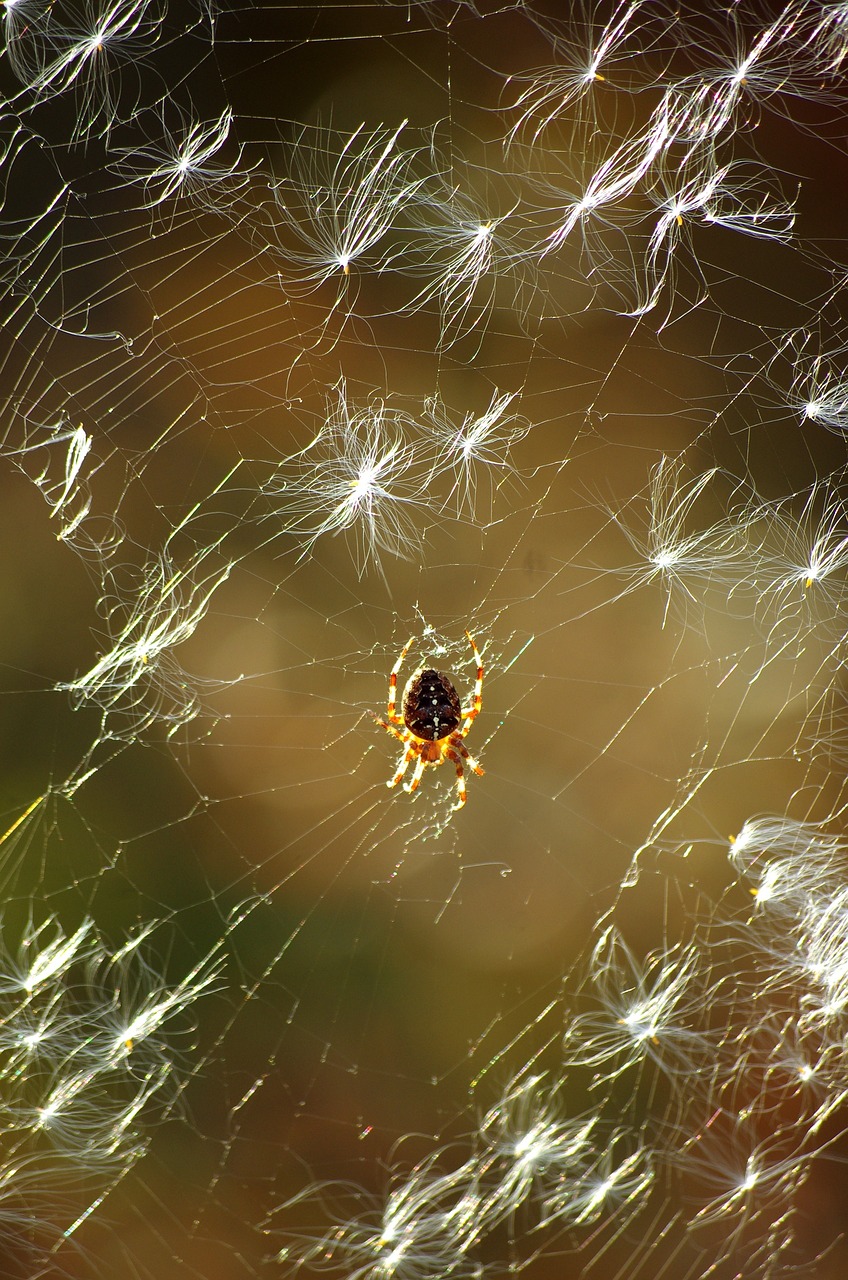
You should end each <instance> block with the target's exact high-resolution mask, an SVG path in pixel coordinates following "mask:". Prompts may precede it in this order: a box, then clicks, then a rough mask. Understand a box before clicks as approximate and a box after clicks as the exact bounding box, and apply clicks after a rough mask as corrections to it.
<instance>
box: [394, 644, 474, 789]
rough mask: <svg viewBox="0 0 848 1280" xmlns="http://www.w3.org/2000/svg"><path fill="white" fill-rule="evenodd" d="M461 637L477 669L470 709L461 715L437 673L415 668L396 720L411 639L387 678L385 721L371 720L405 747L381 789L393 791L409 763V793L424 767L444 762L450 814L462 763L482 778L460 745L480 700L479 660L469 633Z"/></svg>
mask: <svg viewBox="0 0 848 1280" xmlns="http://www.w3.org/2000/svg"><path fill="white" fill-rule="evenodd" d="M465 634H466V636H468V643H469V644H470V645H471V649H472V652H473V653H474V658H475V660H476V663H477V681H476V683H475V685H474V695H473V699H472V702H471V706H470V707H468V708H467V709H466V710H463V709H462V704H461V702H460V700H459V694H458V693H457V691H456V689H455V688H454V686H453V683H452V681H451V680H450V678H449V677H448V676H446V675H445V673H444V672H443V671H436V670H435V669H434V668H433V667H419V668H418V670H417V671H415V672H413V674H412V675H411V676H410V678H409V680H408V681H407V682H406V687H405V688H404V691H403V697H402V699H401V711H402V715H398V714H397V711H396V705H397V679H398V672H399V671H400V669H401V666H402V665H403V660H404V658H405V657H406V655H407V653H408V652H409V650H410V647H411V645H412V642H413V640H414V639H415V637H414V636H412V637H410V639H409V640H408V641H407V643H406V644H405V645H404V647H403V649H402V650H401V653H400V657H399V658H398V660H397V662H396V663H395V665H394V666H393V667H392V670H391V673H390V675H389V699H388V703H387V707H386V720H381V719H380V717H379V716H374V719H375V720H376V721H377V723H378V724H381V725H382V726H383V728H384V729H387V730H388V731H389V733H391V734H392V735H393V736H394V737H395V738H397V739H398V741H400V742H402V743H403V744H404V745H405V747H406V751H405V752H404V754H403V756H402V758H401V761H400V764H399V765H398V771H397V773H396V774H395V776H394V777H393V778H391V779H390V780H389V782H387V783H386V786H389V787H396V786H397V784H398V783H399V782H400V781H401V779H402V778H403V777H404V775H405V773H406V771H407V769H408V768H409V765H410V764H411V762H412V760H413V759H414V760H415V761H416V764H415V769H414V771H413V774H412V778H411V779H410V781H409V782H405V783H404V789H405V790H406V791H414V790H415V789H416V787H417V786H418V783H419V782H420V781H421V775H422V773H423V772H424V770H425V768H426V767H427V765H440V764H444V762H445V760H450V761H451V762H452V763H453V765H454V766H455V768H456V789H457V802H456V804H455V805H454V808H455V809H459V808H461V807H462V805H464V804H465V776H464V771H463V761H464V760H467V761H468V767H469V768H470V769H473V771H474V772H475V773H480V774H481V773H483V769H482V768H481V767H480V765H479V764H478V763H477V761H476V760H475V759H474V758H473V756H471V755H469V753H468V751H467V750H466V749H465V744H464V742H463V741H462V739H463V738H464V737H465V735H466V734H467V732H468V730H469V729H470V728H471V725H472V724H473V723H474V721H475V720H476V718H477V716H478V715H479V712H480V707H481V705H482V699H483V666H482V662H481V659H480V654H479V653H478V652H477V646H476V645H475V643H474V641H473V640H472V639H471V636H470V635H469V633H468V632H467V631H466V633H465ZM372 714H373V713H372Z"/></svg>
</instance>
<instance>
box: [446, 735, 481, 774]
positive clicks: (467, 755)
mask: <svg viewBox="0 0 848 1280" xmlns="http://www.w3.org/2000/svg"><path fill="white" fill-rule="evenodd" d="M451 747H453V748H454V750H456V751H458V752H459V753H460V755H461V756H462V758H463V760H467V761H468V765H469V768H470V769H471V770H472V772H474V773H476V774H479V775H480V776H481V777H482V775H483V774H484V773H485V772H486V770H485V769H484V768H483V766H482V765H481V764H478V763H477V761H476V760H475V759H474V757H473V755H472V754H471V752H470V751H469V750H468V748H467V747H466V745H465V743H464V742H463V741H462V739H461V738H460V737H459V735H458V734H453V735H452V737H451ZM451 759H453V757H452V756H451Z"/></svg>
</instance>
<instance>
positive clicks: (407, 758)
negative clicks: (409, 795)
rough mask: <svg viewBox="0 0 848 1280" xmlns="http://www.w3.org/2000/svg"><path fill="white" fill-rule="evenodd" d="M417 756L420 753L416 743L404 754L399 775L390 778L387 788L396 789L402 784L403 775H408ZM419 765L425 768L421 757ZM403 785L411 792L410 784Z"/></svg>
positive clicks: (411, 743)
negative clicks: (410, 765) (411, 762)
mask: <svg viewBox="0 0 848 1280" xmlns="http://www.w3.org/2000/svg"><path fill="white" fill-rule="evenodd" d="M386 728H388V725H387V726H386ZM397 736H398V737H400V734H398V735H397ZM417 755H418V752H417V750H416V748H415V743H414V742H410V744H409V746H408V747H407V748H406V751H405V752H404V753H403V756H402V758H401V762H400V764H399V765H398V771H397V773H396V774H395V776H394V777H393V778H390V779H389V781H388V782H387V783H386V786H387V787H396V786H397V784H398V783H399V782H400V780H401V778H402V777H403V775H404V774H405V773H406V771H407V769H408V768H409V763H410V761H411V760H412V759H413V757H414V756H417ZM418 764H419V765H421V767H422V768H423V766H424V762H423V760H421V759H420V757H419V760H418ZM417 772H418V767H417V766H416V773H417ZM413 778H414V775H413ZM403 785H404V788H405V789H406V790H407V791H409V790H410V787H409V784H408V783H406V782H405V783H404V784H403Z"/></svg>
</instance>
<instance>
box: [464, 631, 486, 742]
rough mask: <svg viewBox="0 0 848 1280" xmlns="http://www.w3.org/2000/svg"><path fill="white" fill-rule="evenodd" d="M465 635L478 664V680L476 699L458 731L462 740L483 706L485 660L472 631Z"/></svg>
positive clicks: (475, 688)
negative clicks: (481, 655) (472, 635)
mask: <svg viewBox="0 0 848 1280" xmlns="http://www.w3.org/2000/svg"><path fill="white" fill-rule="evenodd" d="M465 634H466V635H467V636H468V643H469V644H470V645H471V650H472V652H473V654H474V660H475V662H476V663H477V680H476V682H475V685H474V698H473V700H472V703H471V706H470V707H469V708H468V709H467V710H466V711H463V713H462V714H463V715H464V717H465V720H464V722H463V725H462V728H461V729H460V730H459V731H458V732H459V736H460V737H461V738H464V737H465V735H466V733H467V732H468V730H469V729H470V728H471V726H472V724H473V723H474V721H475V720H476V719H477V717H478V716H479V714H480V708H481V707H482V705H483V659H482V658H481V657H480V654H479V651H478V649H477V646H476V644H475V643H474V641H473V639H472V637H471V633H470V631H466V633H465Z"/></svg>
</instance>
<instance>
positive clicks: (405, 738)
mask: <svg viewBox="0 0 848 1280" xmlns="http://www.w3.org/2000/svg"><path fill="white" fill-rule="evenodd" d="M368 714H369V716H371V718H372V720H374V721H375V723H376V724H381V725H382V726H383V728H384V729H385V730H386V731H387V732H388V733H390V734H392V736H393V737H395V738H397V740H398V742H409V733H408V732H404V731H403V730H401V729H396V728H395V726H394V725H393V724H386V722H385V720H381V719H380V717H379V716H376V715H374V712H373V711H369V712H368ZM397 723H398V724H403V721H402V720H401V719H400V717H398V721H397Z"/></svg>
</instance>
